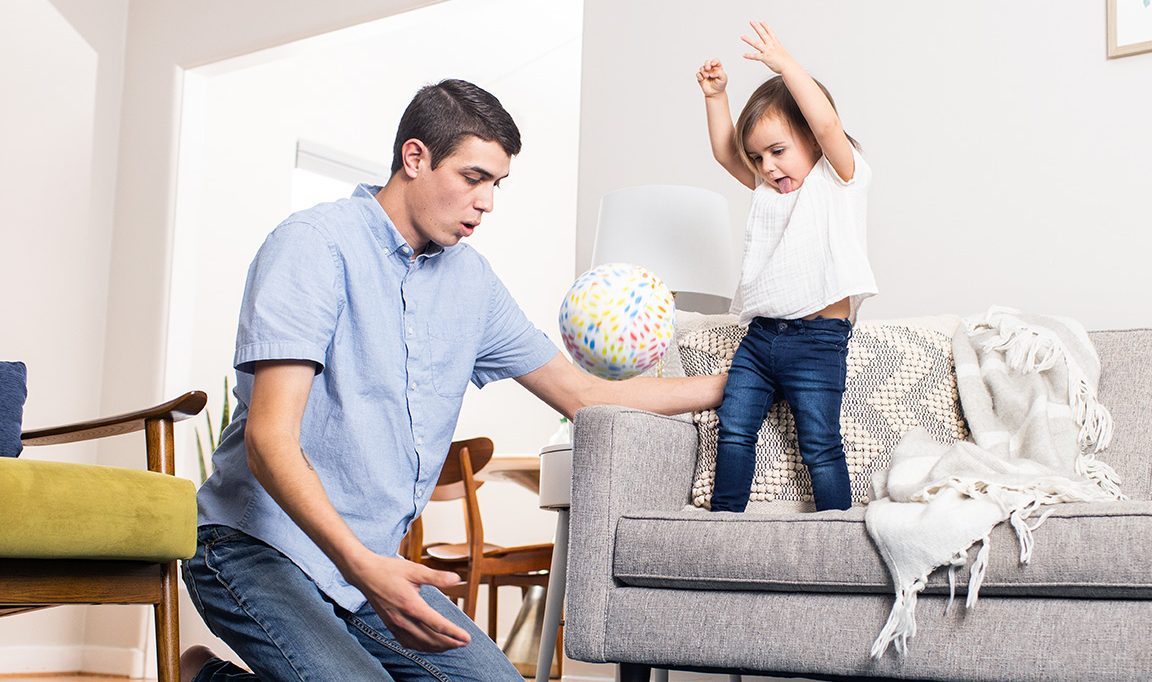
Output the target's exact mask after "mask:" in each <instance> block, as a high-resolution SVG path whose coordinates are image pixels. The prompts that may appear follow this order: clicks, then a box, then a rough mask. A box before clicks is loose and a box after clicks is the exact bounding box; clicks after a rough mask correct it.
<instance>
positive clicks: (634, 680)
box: [616, 663, 652, 682]
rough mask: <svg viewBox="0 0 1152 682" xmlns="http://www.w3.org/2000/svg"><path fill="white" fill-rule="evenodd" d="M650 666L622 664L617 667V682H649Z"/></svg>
mask: <svg viewBox="0 0 1152 682" xmlns="http://www.w3.org/2000/svg"><path fill="white" fill-rule="evenodd" d="M651 672H652V668H651V667H650V666H646V665H641V664H639V663H620V664H618V665H617V666H616V682H648V675H649V673H651Z"/></svg>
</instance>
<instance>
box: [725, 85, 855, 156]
mask: <svg viewBox="0 0 1152 682" xmlns="http://www.w3.org/2000/svg"><path fill="white" fill-rule="evenodd" d="M812 80H813V81H815V82H816V85H817V86H818V87H819V88H820V91H821V92H823V93H824V96H825V97H827V98H828V103H829V104H831V105H832V110H833V111H835V110H836V102H835V100H833V99H832V95H831V94H830V93H829V92H828V88H825V87H824V84H823V83H821V82H820V81H818V80H816V79H815V78H813V79H812ZM771 115H775V116H779V117H781V118H782V119H784V121H785V122H786V123H787V124H788V125H789V126H790V127H791V128H792V130H793V131H795V132H796V134H797V135H802V136H804V137H806V138H807V139H808V142H809V143H810V144H811V145H812V147H813V148H815V149H819V148H820V145H819V143H817V141H816V135H815V133H813V132H812V128H811V127H810V126H809V125H808V121H807V120H805V118H804V113H803V112H801V111H800V105H798V104H796V99H795V98H794V97H792V93H791V92H789V91H788V87H787V86H786V85H784V77H783V76H776V77H775V78H770V79H768V80H767V81H764V83H763V84H761V85H760V87H758V88H756V90H755V91H754V92H753V93H752V96H751V97H749V98H748V103H747V104H745V105H744V109H743V110H742V111H741V112H740V117H739V118H737V119H736V148H737V150H738V152H739V154H740V160H741V161H743V162H744V165H745V166H747V167H748V168H749V170H751V171H752V172H753V173H757V172H759V171H758V170H757V167H756V163H755V162H753V160H752V157H751V156H749V154H748V150H747V149H745V148H744V140H745V138H747V137H748V135H749V134H750V133H751V132H752V128H754V127H755V126H756V124H757V123H759V122H760V119H762V118H764V117H765V116H771ZM844 135H845V136H847V137H848V141H849V142H851V143H852V146H854V147H856V148H857V149H859V148H860V143H859V142H857V141H856V140H855V138H853V137H852V136H851V135H848V133H844Z"/></svg>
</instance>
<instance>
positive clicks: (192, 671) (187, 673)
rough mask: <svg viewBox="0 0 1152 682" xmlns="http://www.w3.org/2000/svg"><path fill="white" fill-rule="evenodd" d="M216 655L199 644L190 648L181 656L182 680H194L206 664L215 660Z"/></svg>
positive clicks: (188, 681) (189, 681) (187, 681)
mask: <svg viewBox="0 0 1152 682" xmlns="http://www.w3.org/2000/svg"><path fill="white" fill-rule="evenodd" d="M215 657H216V655H215V654H213V653H212V650H211V649H209V648H208V647H206V646H201V645H199V644H197V645H195V646H190V647H188V648H187V649H185V650H184V653H182V654H180V679H181V680H184V682H191V681H192V678H194V677H196V674H197V673H199V672H200V669H201V668H203V667H204V664H205V663H207V662H208V661H210V660H212V659H213V658H215Z"/></svg>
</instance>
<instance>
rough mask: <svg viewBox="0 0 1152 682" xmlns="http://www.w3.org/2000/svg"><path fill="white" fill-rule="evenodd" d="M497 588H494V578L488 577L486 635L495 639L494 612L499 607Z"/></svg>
mask: <svg viewBox="0 0 1152 682" xmlns="http://www.w3.org/2000/svg"><path fill="white" fill-rule="evenodd" d="M498 596H499V590H498V589H497V588H496V579H495V578H489V579H488V636H489V637H491V638H492V641H493V642H495V641H496V613H497V609H498V607H499V599H497V597H498Z"/></svg>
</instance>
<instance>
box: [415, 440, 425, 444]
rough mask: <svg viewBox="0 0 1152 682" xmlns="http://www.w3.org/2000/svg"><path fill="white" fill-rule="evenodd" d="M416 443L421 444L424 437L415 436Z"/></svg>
mask: <svg viewBox="0 0 1152 682" xmlns="http://www.w3.org/2000/svg"><path fill="white" fill-rule="evenodd" d="M416 444H417V445H423V444H424V439H423V438H417V439H416Z"/></svg>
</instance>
